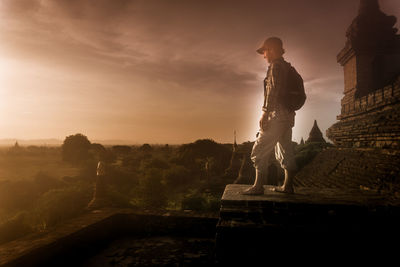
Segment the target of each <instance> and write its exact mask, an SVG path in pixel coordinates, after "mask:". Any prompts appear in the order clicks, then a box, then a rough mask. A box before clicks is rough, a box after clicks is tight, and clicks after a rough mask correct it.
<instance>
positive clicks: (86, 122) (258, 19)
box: [0, 0, 400, 144]
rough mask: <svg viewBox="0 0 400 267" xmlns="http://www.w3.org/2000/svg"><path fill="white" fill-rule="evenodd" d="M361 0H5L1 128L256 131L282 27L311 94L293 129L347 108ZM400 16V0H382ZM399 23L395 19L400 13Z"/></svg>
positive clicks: (9, 133) (169, 138)
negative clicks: (351, 40)
mask: <svg viewBox="0 0 400 267" xmlns="http://www.w3.org/2000/svg"><path fill="white" fill-rule="evenodd" d="M358 4H359V1H358V0H335V1H332V0H280V1H272V0H270V1H268V0H264V1H261V0H259V1H255V0H254V1H252V0H249V1H232V0H231V1H226V0H220V1H211V0H210V1H207V0H206V1H195V0H168V1H166V0H153V1H150V0H140V1H136V0H135V1H134V0H132V1H129V0H0V139H2V138H17V139H39V138H58V139H61V140H63V139H64V138H65V136H67V135H70V134H75V133H78V132H79V133H83V134H85V135H87V136H88V137H89V139H91V140H92V139H96V140H106V139H114V140H115V139H118V140H126V141H129V142H132V143H145V142H147V143H170V144H172V143H187V142H192V141H194V140H196V139H199V138H212V139H214V140H215V141H218V142H230V141H231V140H232V136H233V131H234V130H236V132H237V138H238V142H244V141H253V140H254V139H255V134H256V131H257V129H258V117H259V116H260V114H261V105H262V101H263V88H262V80H263V78H264V76H265V71H266V62H265V61H264V59H263V57H262V56H260V55H258V54H257V53H256V52H255V50H256V49H257V48H258V47H259V45H260V44H261V43H262V42H263V40H264V39H265V38H266V37H269V36H279V37H281V38H282V40H283V42H284V47H285V49H286V54H285V55H284V56H285V59H286V60H287V61H289V62H291V63H292V65H293V66H295V67H296V69H297V70H298V71H299V72H300V74H302V76H303V78H304V80H305V87H306V93H307V95H308V99H307V102H306V104H305V106H304V107H303V108H302V109H301V110H300V111H298V112H297V116H296V126H295V128H294V130H293V133H294V134H293V139H294V140H295V141H300V139H301V137H304V138H305V139H306V138H307V137H308V133H309V131H310V129H311V127H312V125H313V121H314V119H317V121H318V124H319V126H320V128H321V130H322V131H323V132H325V130H326V129H327V128H328V127H329V126H330V125H332V124H333V123H334V122H335V120H336V115H338V114H339V112H340V99H341V97H342V92H343V71H342V68H341V67H340V65H339V64H338V63H336V54H337V53H338V52H339V51H340V50H341V49H342V47H343V46H344V43H345V31H346V29H347V27H348V26H349V25H350V23H351V21H352V19H353V18H354V17H355V16H356V14H357V10H358ZM380 5H381V9H382V11H384V12H385V13H387V14H389V15H395V16H397V17H398V18H399V17H400V1H398V0H381V1H380ZM397 27H399V24H397Z"/></svg>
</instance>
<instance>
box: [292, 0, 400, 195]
mask: <svg viewBox="0 0 400 267" xmlns="http://www.w3.org/2000/svg"><path fill="white" fill-rule="evenodd" d="M395 23H396V18H395V17H393V16H387V15H385V14H384V13H383V12H382V11H381V10H380V9H379V4H378V1H377V0H361V1H360V8H359V11H358V15H357V16H356V17H355V19H354V20H353V22H352V23H351V25H350V26H349V28H348V29H347V32H346V36H347V41H346V44H345V46H344V48H343V49H342V50H341V51H340V52H339V54H338V56H337V61H338V62H339V63H340V64H341V65H342V66H343V69H344V96H343V98H342V100H341V113H340V114H339V115H338V116H337V119H338V122H337V123H335V124H333V125H332V126H331V127H330V128H329V129H328V130H327V131H326V136H327V137H328V138H329V139H331V140H332V141H333V143H334V145H335V146H334V147H332V148H329V149H326V150H323V151H322V152H320V153H319V154H318V155H317V156H316V157H315V158H314V160H313V161H312V162H311V163H310V164H309V165H307V166H305V167H304V168H303V169H302V170H301V171H300V172H299V173H298V174H297V175H296V184H297V185H298V186H313V187H316V186H317V187H321V188H326V187H333V188H341V189H343V190H346V189H362V190H373V191H374V190H377V191H378V192H382V191H386V192H391V193H392V194H394V195H396V194H399V192H400V177H399V172H400V169H399V166H400V35H397V34H396V32H397V29H396V28H394V27H393V26H394V25H395Z"/></svg>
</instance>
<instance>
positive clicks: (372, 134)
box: [326, 76, 400, 149]
mask: <svg viewBox="0 0 400 267" xmlns="http://www.w3.org/2000/svg"><path fill="white" fill-rule="evenodd" d="M338 119H339V120H340V121H339V122H337V123H335V124H334V125H332V126H331V127H330V128H329V129H328V130H327V132H326V135H327V137H328V138H329V139H331V140H332V141H333V142H334V144H335V145H337V146H339V147H355V148H392V149H400V76H398V78H397V79H396V80H395V81H394V82H393V83H391V84H389V85H388V86H386V87H384V88H381V89H378V90H376V91H373V92H371V93H369V94H367V95H365V96H363V97H360V98H354V99H353V101H348V102H342V113H341V115H339V116H338Z"/></svg>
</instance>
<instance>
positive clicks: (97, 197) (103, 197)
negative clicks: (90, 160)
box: [87, 161, 108, 210]
mask: <svg viewBox="0 0 400 267" xmlns="http://www.w3.org/2000/svg"><path fill="white" fill-rule="evenodd" d="M96 174H97V175H96V176H97V177H96V184H95V186H94V193H93V199H92V200H91V201H90V202H89V204H88V207H87V208H88V209H90V210H93V209H99V208H103V207H105V206H106V205H107V204H108V201H107V194H106V185H105V175H106V168H105V163H104V162H103V161H99V162H98V163H97V170H96Z"/></svg>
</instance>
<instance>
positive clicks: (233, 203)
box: [216, 185, 400, 266]
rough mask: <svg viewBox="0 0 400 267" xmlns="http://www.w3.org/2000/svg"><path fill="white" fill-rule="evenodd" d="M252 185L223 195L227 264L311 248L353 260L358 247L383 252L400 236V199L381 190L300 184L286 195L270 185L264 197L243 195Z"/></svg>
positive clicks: (220, 239)
mask: <svg viewBox="0 0 400 267" xmlns="http://www.w3.org/2000/svg"><path fill="white" fill-rule="evenodd" d="M247 187H248V186H246V185H227V187H226V189H225V192H224V195H223V197H222V201H221V211H220V219H219V222H218V224H217V234H216V245H217V246H216V249H217V251H216V252H217V258H218V260H219V261H220V262H222V263H228V264H234V263H236V262H241V261H243V260H244V262H246V261H247V260H251V261H255V262H256V264H260V263H261V262H263V261H265V255H268V253H270V255H274V256H277V257H278V256H283V257H285V256H287V255H288V254H287V253H289V254H290V255H293V254H295V253H298V254H302V255H303V254H304V253H309V252H310V251H312V252H313V253H321V254H320V255H326V256H328V257H337V256H340V257H343V258H346V257H347V256H349V257H350V258H353V257H354V256H355V254H352V253H348V252H350V251H353V250H354V248H355V247H357V248H358V249H361V250H363V251H364V252H366V251H374V253H378V251H379V250H380V249H381V248H382V247H383V246H385V245H386V244H388V240H389V239H390V238H394V237H396V238H397V237H399V236H400V231H399V229H398V224H399V223H400V201H396V200H393V199H392V198H390V197H388V196H384V195H381V194H377V192H373V191H365V190H340V189H333V188H323V189H319V188H306V187H299V186H297V187H295V194H284V193H278V192H272V191H270V189H271V187H270V186H265V187H264V188H265V192H264V195H258V196H249V195H241V194H240V192H242V191H243V190H244V189H246V188H247ZM366 233H368V234H366ZM376 240H378V241H376ZM343 241H345V242H343ZM305 244H306V245H305ZM336 244H340V247H337V246H336ZM382 244H383V245H382ZM346 253H348V255H347V254H346ZM344 255H346V257H344ZM254 266H255V265H254Z"/></svg>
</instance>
